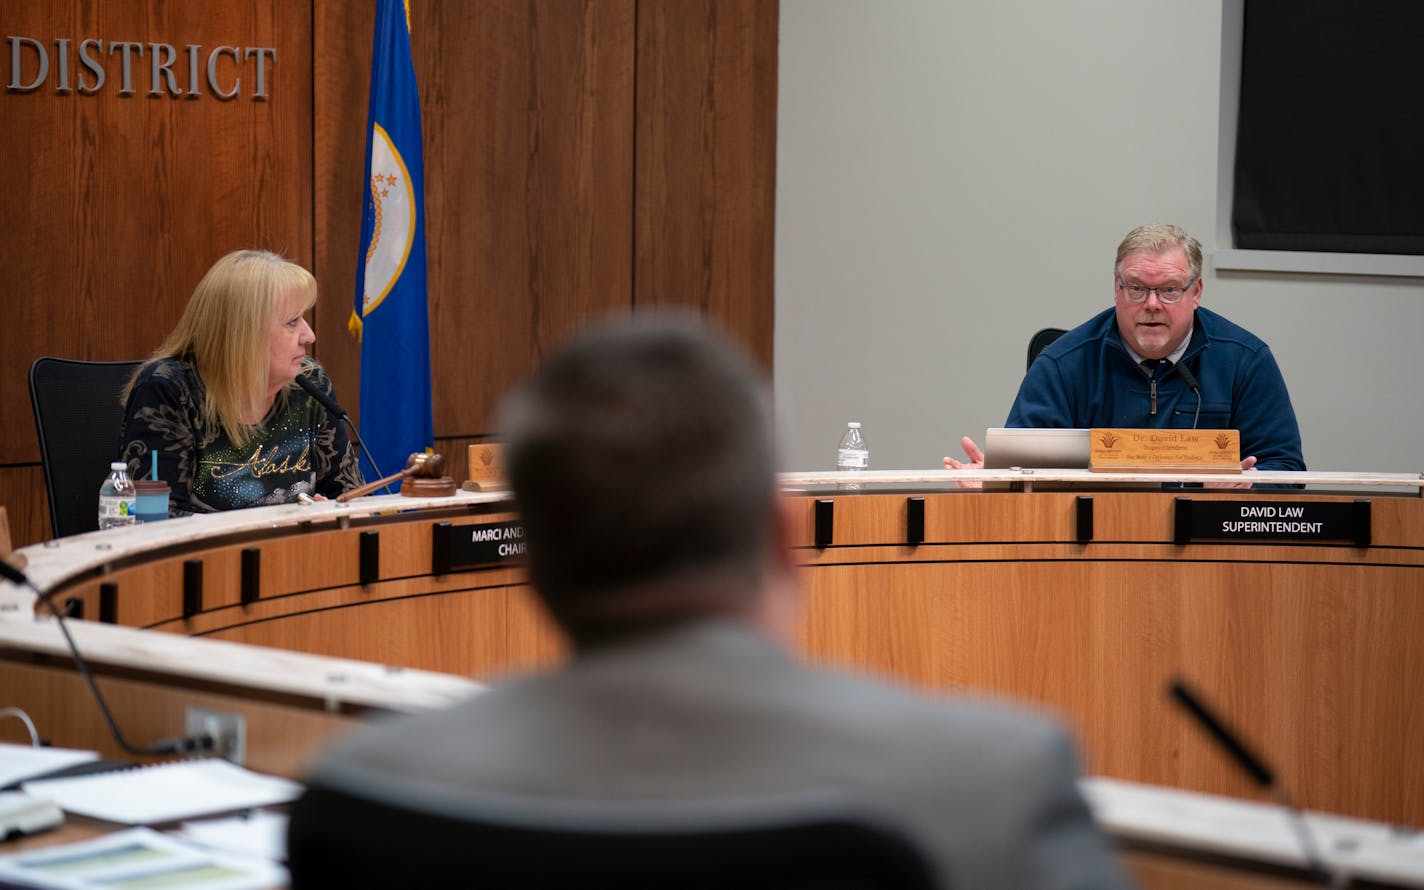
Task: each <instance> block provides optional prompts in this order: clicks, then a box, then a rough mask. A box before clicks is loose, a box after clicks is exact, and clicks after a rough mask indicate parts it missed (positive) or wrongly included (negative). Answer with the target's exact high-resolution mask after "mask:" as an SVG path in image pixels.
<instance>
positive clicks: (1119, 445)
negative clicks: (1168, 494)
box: [1088, 428, 1241, 473]
mask: <svg viewBox="0 0 1424 890" xmlns="http://www.w3.org/2000/svg"><path fill="white" fill-rule="evenodd" d="M1088 442H1089V451H1088V454H1089V460H1088V465H1089V467H1091V468H1092V469H1093V470H1094V471H1096V472H1104V473H1112V472H1129V471H1131V472H1137V473H1143V472H1146V473H1239V472H1241V433H1240V432H1238V431H1237V430H1155V429H1108V428H1102V429H1098V428H1095V429H1093V430H1091V431H1089V433H1088Z"/></svg>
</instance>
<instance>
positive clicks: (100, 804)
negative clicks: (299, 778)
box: [21, 757, 302, 825]
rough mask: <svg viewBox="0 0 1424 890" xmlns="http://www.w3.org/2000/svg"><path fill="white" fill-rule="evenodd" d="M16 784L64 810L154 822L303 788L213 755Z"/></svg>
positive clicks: (266, 801)
mask: <svg viewBox="0 0 1424 890" xmlns="http://www.w3.org/2000/svg"><path fill="white" fill-rule="evenodd" d="M21 787H22V788H23V789H24V790H25V791H27V792H29V793H30V794H33V795H36V796H38V797H48V798H50V799H52V800H53V801H54V802H55V803H57V804H59V806H60V808H61V809H63V810H64V811H66V812H69V813H77V814H80V815H83V816H89V817H91V818H94V819H103V820H105V821H108V822H119V823H122V824H124V825H157V824H160V823H163V822H176V821H178V820H179V819H191V818H194V817H196V816H206V815H210V814H213V813H224V812H228V811H231V810H245V809H251V808H253V807H265V806H271V805H273V804H280V803H287V802H289V801H292V800H295V799H296V798H297V796H298V795H299V794H301V791H302V786H301V785H299V784H297V783H296V782H290V781H288V780H286V779H279V778H276V777H274V776H264V775H261V774H259V773H254V772H252V771H250V770H245V769H243V768H242V767H240V766H236V765H234V764H231V763H229V762H227V761H226V760H220V759H218V758H212V757H209V758H201V759H198V760H182V761H175V762H173V763H160V764H155V765H153V766H140V767H134V768H133V769H125V770H118V771H115V772H108V773H94V774H91V775H86V776H75V777H72V778H67V779H43V780H40V781H35V782H26V783H24V784H23V785H22V786H21Z"/></svg>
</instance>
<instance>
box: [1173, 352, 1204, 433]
mask: <svg viewBox="0 0 1424 890" xmlns="http://www.w3.org/2000/svg"><path fill="white" fill-rule="evenodd" d="M1177 373H1178V374H1180V375H1182V382H1183V383H1185V384H1186V385H1187V389H1190V390H1191V391H1192V392H1194V393H1196V394H1197V413H1196V414H1195V415H1194V416H1193V417H1192V429H1196V428H1197V421H1198V420H1200V419H1201V385H1200V384H1198V383H1197V375H1195V374H1193V373H1192V369H1191V368H1188V367H1187V366H1186V364H1184V363H1180V364H1178V365H1177Z"/></svg>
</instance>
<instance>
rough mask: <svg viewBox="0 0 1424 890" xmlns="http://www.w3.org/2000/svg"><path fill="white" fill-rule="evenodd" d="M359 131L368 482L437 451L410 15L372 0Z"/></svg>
mask: <svg viewBox="0 0 1424 890" xmlns="http://www.w3.org/2000/svg"><path fill="white" fill-rule="evenodd" d="M367 120H368V124H367V129H366V178H365V183H366V192H365V200H364V203H363V206H362V212H361V254H360V258H359V261H358V265H357V271H356V306H355V310H354V311H353V312H352V314H351V322H350V328H351V331H352V333H353V334H355V335H357V336H359V337H360V338H361V432H362V433H363V435H364V437H365V440H366V447H367V448H368V449H369V450H370V452H371V457H372V458H374V459H375V461H376V467H371V465H370V462H369V461H363V464H362V468H363V470H364V472H365V474H366V478H367V479H368V480H369V479H375V478H377V477H378V476H380V475H381V474H383V473H385V474H389V473H396V472H399V471H400V470H402V469H403V468H404V467H405V461H406V458H407V457H409V456H410V455H411V454H412V453H415V452H421V451H425V450H428V449H429V448H431V447H432V446H434V444H435V423H434V419H433V416H432V411H431V402H430V322H429V314H428V310H427V308H426V283H425V170H424V164H423V162H422V160H421V141H420V95H419V93H418V92H417V91H416V87H415V66H414V64H413V63H412V62H411V56H410V18H409V8H408V6H407V5H406V4H405V3H402V2H401V0H377V4H376V42H375V50H374V52H373V53H372V55H371V110H370V114H369V116H368V118H367Z"/></svg>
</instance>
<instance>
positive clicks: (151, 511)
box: [134, 479, 170, 522]
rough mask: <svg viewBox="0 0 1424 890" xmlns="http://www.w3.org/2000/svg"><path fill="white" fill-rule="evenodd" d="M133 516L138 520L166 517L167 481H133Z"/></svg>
mask: <svg viewBox="0 0 1424 890" xmlns="http://www.w3.org/2000/svg"><path fill="white" fill-rule="evenodd" d="M134 490H135V493H136V496H135V497H134V518H135V519H137V520H138V521H139V522H158V521H159V520H161V519H167V518H168V495H169V493H170V489H169V488H168V483H167V482H164V481H163V480H161V479H159V480H156V481H155V480H152V479H139V480H137V481H135V482H134Z"/></svg>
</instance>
